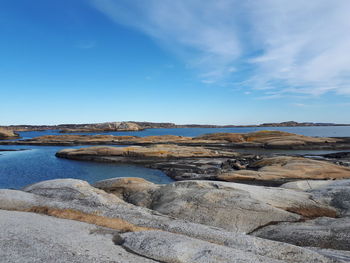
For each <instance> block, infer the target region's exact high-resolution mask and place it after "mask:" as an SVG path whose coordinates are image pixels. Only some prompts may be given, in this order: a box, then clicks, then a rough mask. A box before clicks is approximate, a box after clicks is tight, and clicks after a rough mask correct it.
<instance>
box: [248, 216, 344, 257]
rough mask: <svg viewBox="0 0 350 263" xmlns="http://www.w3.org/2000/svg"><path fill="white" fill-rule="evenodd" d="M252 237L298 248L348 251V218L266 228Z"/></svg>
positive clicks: (323, 219) (281, 224)
mask: <svg viewBox="0 0 350 263" xmlns="http://www.w3.org/2000/svg"><path fill="white" fill-rule="evenodd" d="M253 235H255V236H258V237H262V238H267V239H271V240H276V241H280V242H286V243H290V244H294V245H298V246H308V247H320V248H331V249H337V250H350V218H348V217H345V218H329V217H320V218H316V219H314V220H308V221H306V222H297V223H280V224H276V225H271V226H266V227H264V228H261V229H259V230H257V231H255V232H253Z"/></svg>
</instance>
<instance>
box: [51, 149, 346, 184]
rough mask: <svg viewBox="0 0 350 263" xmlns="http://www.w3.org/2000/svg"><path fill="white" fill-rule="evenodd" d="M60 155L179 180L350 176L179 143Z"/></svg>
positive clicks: (320, 165)
mask: <svg viewBox="0 0 350 263" xmlns="http://www.w3.org/2000/svg"><path fill="white" fill-rule="evenodd" d="M56 156H57V157H60V158H67V159H73V160H86V161H98V162H114V163H131V164H140V165H143V166H146V167H149V168H154V169H160V170H162V171H164V172H165V173H166V174H167V175H168V176H170V177H171V178H173V179H175V180H191V179H210V180H221V181H229V182H243V183H254V184H263V185H274V186H276V185H277V186H278V185H281V184H283V183H286V182H290V181H296V180H302V179H309V180H316V179H323V180H329V179H347V178H350V168H349V167H345V166H341V165H337V164H334V163H331V162H327V161H320V160H313V159H310V158H304V157H293V156H275V157H261V156H254V155H242V154H239V153H235V152H232V151H228V150H215V149H209V148H205V147H194V146H192V147H189V146H178V145H169V144H167V145H152V146H131V147H112V146H95V147H87V148H81V149H64V150H61V151H59V152H57V153H56Z"/></svg>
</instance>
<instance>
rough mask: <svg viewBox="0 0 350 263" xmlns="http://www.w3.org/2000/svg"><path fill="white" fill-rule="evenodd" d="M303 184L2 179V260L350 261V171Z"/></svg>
mask: <svg viewBox="0 0 350 263" xmlns="http://www.w3.org/2000/svg"><path fill="white" fill-rule="evenodd" d="M299 184H300V185H301V186H303V181H301V182H300V183H299V182H295V185H288V184H287V185H285V186H282V187H278V188H277V187H263V186H252V185H247V184H237V183H228V182H219V181H197V180H194V181H185V182H175V183H171V184H168V185H156V184H153V183H150V182H147V181H145V180H143V179H139V178H115V179H109V180H104V181H100V182H96V183H95V184H94V186H91V185H89V184H88V183H86V182H84V181H81V180H74V179H59V180H50V181H44V182H40V183H37V184H33V185H30V186H27V187H25V188H24V189H23V190H6V189H2V190H0V209H1V210H0V215H1V224H0V227H1V233H2V235H1V236H0V241H1V242H0V251H1V254H2V260H5V261H6V259H7V260H12V261H11V262H24V261H25V260H24V259H26V260H27V261H30V262H33V261H38V260H41V261H46V262H47V261H52V260H54V259H56V260H57V259H58V257H59V259H60V260H61V261H62V262H68V261H69V262H138V263H139V262H166V263H173V262H180V263H205V262H218V263H219V262H237V263H238V262H252V263H253V262H266V263H271V262H276V263H277V262H280V263H282V262H291V263H292V262H293V263H294V262H300V263H304V262H310V263H331V262H332V263H336V262H339V263H340V262H349V260H350V257H349V254H348V252H347V251H348V250H350V243H349V242H348V241H349V240H350V239H349V234H350V233H349V232H348V229H349V228H348V225H349V222H350V221H349V217H348V215H349V205H348V203H349V199H348V198H349V195H348V194H347V193H348V189H347V187H349V185H350V183H349V180H339V181H324V180H322V182H320V183H319V181H317V183H316V181H315V184H314V183H312V184H311V188H308V189H307V190H304V189H303V188H302V187H300V186H299ZM340 200H341V201H340ZM330 233H331V235H330ZM33 237H35V239H33ZM274 240H277V241H278V242H276V241H274ZM21 260H22V261H21ZM23 260H24V261H23Z"/></svg>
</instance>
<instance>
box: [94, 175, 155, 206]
mask: <svg viewBox="0 0 350 263" xmlns="http://www.w3.org/2000/svg"><path fill="white" fill-rule="evenodd" d="M93 186H94V187H96V188H99V189H102V190H104V191H106V192H108V193H113V194H114V195H116V196H118V197H119V198H121V199H124V200H125V201H126V202H128V203H131V204H134V205H138V206H143V207H150V206H151V203H152V195H153V193H154V192H155V191H156V190H157V189H159V187H160V186H159V185H157V184H154V183H151V182H149V181H147V180H145V179H142V178H137V177H134V178H132V177H120V178H111V179H106V180H102V181H98V182H96V183H94V185H93Z"/></svg>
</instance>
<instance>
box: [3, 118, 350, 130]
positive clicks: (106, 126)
mask: <svg viewBox="0 0 350 263" xmlns="http://www.w3.org/2000/svg"><path fill="white" fill-rule="evenodd" d="M310 126H350V124H337V123H322V122H321V123H320V122H296V121H285V122H274V123H262V124H252V125H212V124H175V123H170V122H137V121H123V122H105V123H87V124H59V125H9V126H0V128H4V129H10V130H13V131H44V130H59V131H60V132H61V133H74V132H109V131H141V130H144V129H155V128H239V127H310Z"/></svg>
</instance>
